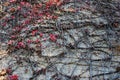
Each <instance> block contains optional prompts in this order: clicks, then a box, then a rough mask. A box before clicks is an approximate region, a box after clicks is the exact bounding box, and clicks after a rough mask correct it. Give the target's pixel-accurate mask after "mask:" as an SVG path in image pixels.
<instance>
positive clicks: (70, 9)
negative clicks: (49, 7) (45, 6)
mask: <svg viewBox="0 0 120 80" xmlns="http://www.w3.org/2000/svg"><path fill="white" fill-rule="evenodd" d="M63 11H66V12H75V11H76V10H75V9H73V8H68V9H64V10H63Z"/></svg>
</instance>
